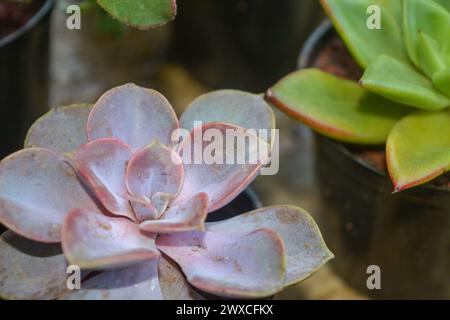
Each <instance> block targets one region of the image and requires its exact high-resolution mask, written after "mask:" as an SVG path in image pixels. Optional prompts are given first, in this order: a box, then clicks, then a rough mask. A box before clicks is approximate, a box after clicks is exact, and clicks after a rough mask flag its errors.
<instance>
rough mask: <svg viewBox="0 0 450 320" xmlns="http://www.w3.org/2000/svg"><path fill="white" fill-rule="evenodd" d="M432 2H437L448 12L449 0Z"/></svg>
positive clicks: (449, 10) (449, 8)
mask: <svg viewBox="0 0 450 320" xmlns="http://www.w3.org/2000/svg"><path fill="white" fill-rule="evenodd" d="M434 2H436V3H438V4H439V5H441V6H442V7H443V8H445V9H446V10H447V11H448V12H450V1H448V0H434Z"/></svg>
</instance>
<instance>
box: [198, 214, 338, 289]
mask: <svg viewBox="0 0 450 320" xmlns="http://www.w3.org/2000/svg"><path fill="white" fill-rule="evenodd" d="M257 228H270V229H273V230H274V231H276V232H277V233H278V234H279V235H280V236H281V237H282V239H283V241H284V245H285V247H286V278H285V285H286V286H288V285H291V284H294V283H297V282H299V281H301V280H303V279H305V278H307V277H309V276H310V275H311V274H312V273H314V272H315V271H317V270H318V269H319V268H320V267H322V266H323V265H324V264H325V263H326V262H327V261H328V260H330V259H332V258H333V257H334V255H333V253H331V251H330V250H328V248H327V246H326V244H325V242H324V241H323V239H322V235H321V234H320V230H319V228H318V227H317V225H316V223H315V222H314V220H313V219H312V218H311V216H310V215H309V214H308V213H307V212H306V211H304V210H303V209H300V208H298V207H293V206H273V207H265V208H261V209H258V210H254V211H250V212H248V213H245V214H242V215H239V216H236V217H234V218H232V219H228V220H223V221H219V222H212V223H207V224H206V230H207V231H212V232H221V233H222V232H223V233H233V232H250V231H251V230H255V229H257Z"/></svg>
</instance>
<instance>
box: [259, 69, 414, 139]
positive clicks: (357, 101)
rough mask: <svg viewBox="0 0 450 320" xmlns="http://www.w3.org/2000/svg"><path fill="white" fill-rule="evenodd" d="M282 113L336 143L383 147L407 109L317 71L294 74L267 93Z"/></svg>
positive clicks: (350, 83) (349, 82)
mask: <svg viewBox="0 0 450 320" xmlns="http://www.w3.org/2000/svg"><path fill="white" fill-rule="evenodd" d="M267 97H268V99H269V100H270V101H271V102H272V103H273V104H274V105H275V106H277V107H278V108H279V109H280V110H282V111H283V112H286V113H287V114H289V115H291V116H293V117H294V118H296V119H297V120H300V121H302V122H304V123H305V124H307V125H308V126H310V127H312V128H313V129H314V130H316V131H318V132H320V133H322V134H324V135H326V136H328V137H331V138H334V139H337V140H342V141H345V142H350V143H358V144H381V143H384V142H385V141H386V139H387V136H388V134H389V131H390V130H391V128H392V126H393V125H394V124H395V123H396V122H397V121H398V120H399V119H401V118H402V117H403V116H404V115H405V114H407V112H409V109H408V108H405V107H404V106H401V105H398V104H396V103H393V102H390V101H388V100H385V99H383V98H381V97H379V96H376V95H374V94H371V93H370V92H367V91H366V90H364V89H362V88H361V87H360V86H358V84H357V83H355V82H352V81H348V80H344V79H341V78H338V77H336V76H334V75H331V74H328V73H325V72H322V71H320V70H316V69H305V70H301V71H297V72H294V73H292V74H290V75H288V76H287V77H285V78H284V79H282V80H280V82H278V83H277V84H276V85H275V86H274V87H272V88H271V89H269V91H268V93H267Z"/></svg>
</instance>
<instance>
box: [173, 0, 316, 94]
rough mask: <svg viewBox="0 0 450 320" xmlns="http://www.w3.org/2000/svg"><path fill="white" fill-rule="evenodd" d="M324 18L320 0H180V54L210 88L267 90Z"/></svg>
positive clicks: (293, 61)
mask: <svg viewBox="0 0 450 320" xmlns="http://www.w3.org/2000/svg"><path fill="white" fill-rule="evenodd" d="M321 17H322V13H321V10H320V6H319V3H318V1H317V0H302V1H298V0H264V1H261V0H227V1H223V0H189V1H179V9H178V16H177V19H176V20H175V34H176V41H175V47H176V48H175V50H174V52H176V54H177V57H178V58H179V59H180V60H181V61H183V62H185V63H186V64H187V66H188V68H189V69H190V71H191V72H193V74H194V75H195V76H197V77H198V78H200V80H201V81H203V82H205V83H206V84H207V85H209V86H212V87H216V88H226V87H228V88H236V89H242V90H249V91H258V92H263V91H265V90H266V89H267V88H268V87H269V86H270V85H272V84H273V83H274V82H275V81H276V80H277V79H279V78H280V77H281V76H282V75H284V74H285V73H287V72H289V71H290V70H292V69H294V68H295V65H296V59H297V55H298V51H299V50H300V48H301V46H302V43H303V40H304V39H306V37H307V36H308V34H309V32H310V31H311V30H312V29H313V28H314V27H315V25H316V23H317V22H319V21H320V19H321Z"/></svg>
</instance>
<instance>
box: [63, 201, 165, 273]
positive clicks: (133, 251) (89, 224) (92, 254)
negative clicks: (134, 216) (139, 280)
mask: <svg viewBox="0 0 450 320" xmlns="http://www.w3.org/2000/svg"><path fill="white" fill-rule="evenodd" d="M154 243H155V242H154V237H153V236H152V235H149V234H144V233H142V232H141V231H139V226H138V225H137V224H136V223H134V222H131V221H130V220H128V219H126V218H121V217H107V216H105V215H102V214H96V213H95V212H90V211H83V210H78V209H74V210H72V211H71V212H70V213H69V214H68V215H67V217H66V219H65V221H64V225H63V229H62V247H63V250H64V255H65V256H66V258H67V260H68V261H69V262H70V263H71V264H75V265H77V266H79V267H80V268H86V269H105V268H113V267H122V266H126V265H130V264H133V263H136V262H139V261H143V260H150V259H154V258H156V257H158V256H159V251H158V250H157V249H156V247H155V244H154Z"/></svg>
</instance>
